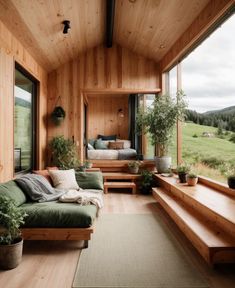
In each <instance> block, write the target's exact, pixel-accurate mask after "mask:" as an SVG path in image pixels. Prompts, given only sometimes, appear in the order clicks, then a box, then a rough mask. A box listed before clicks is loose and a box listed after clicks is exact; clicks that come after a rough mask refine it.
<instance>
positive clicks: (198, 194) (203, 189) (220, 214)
mask: <svg viewBox="0 0 235 288" xmlns="http://www.w3.org/2000/svg"><path fill="white" fill-rule="evenodd" d="M155 177H156V178H157V180H158V183H159V184H160V186H161V187H164V188H165V189H166V190H167V191H170V192H171V193H172V194H174V195H175V196H177V197H178V198H179V199H181V200H182V201H183V202H184V203H186V204H187V205H189V206H190V207H192V208H194V209H196V210H198V211H200V213H201V214H203V215H204V216H205V218H208V219H210V220H211V221H213V222H214V224H215V225H218V226H219V227H220V228H221V229H222V230H225V231H228V232H229V233H230V234H231V235H235V197H232V196H229V195H227V194H225V193H223V192H220V191H217V190H215V189H213V188H210V187H207V186H206V185H204V184H201V183H198V184H197V185H196V186H194V187H190V186H188V185H187V184H180V183H178V180H177V178H176V177H163V176H160V175H156V176H155ZM234 196H235V195H234Z"/></svg>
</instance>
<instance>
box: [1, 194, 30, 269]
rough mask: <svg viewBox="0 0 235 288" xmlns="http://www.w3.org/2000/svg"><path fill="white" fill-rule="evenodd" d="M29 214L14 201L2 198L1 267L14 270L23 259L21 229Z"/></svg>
mask: <svg viewBox="0 0 235 288" xmlns="http://www.w3.org/2000/svg"><path fill="white" fill-rule="evenodd" d="M26 216H27V214H26V213H25V212H24V211H23V210H21V209H20V208H18V207H17V206H16V205H15V203H14V201H13V200H12V199H10V198H8V197H6V196H0V223H1V227H2V229H1V230H0V267H1V268H2V269H13V268H15V267H17V266H18V265H19V263H20V262H21V259H22V248H23V239H22V237H21V233H20V230H19V227H20V225H21V224H24V218H25V217H26Z"/></svg>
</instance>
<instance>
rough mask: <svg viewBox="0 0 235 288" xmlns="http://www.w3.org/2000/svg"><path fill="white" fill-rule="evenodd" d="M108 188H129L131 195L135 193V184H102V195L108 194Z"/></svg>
mask: <svg viewBox="0 0 235 288" xmlns="http://www.w3.org/2000/svg"><path fill="white" fill-rule="evenodd" d="M109 188H120V189H123V188H130V189H132V194H135V193H136V184H135V183H134V182H104V193H108V189H109Z"/></svg>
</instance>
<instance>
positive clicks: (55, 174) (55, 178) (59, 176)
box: [48, 169, 79, 190]
mask: <svg viewBox="0 0 235 288" xmlns="http://www.w3.org/2000/svg"><path fill="white" fill-rule="evenodd" d="M48 172H49V174H50V176H51V179H52V182H53V184H54V187H55V188H57V189H76V190H78V189H79V186H78V183H77V181H76V178H75V171H74V169H70V170H48Z"/></svg>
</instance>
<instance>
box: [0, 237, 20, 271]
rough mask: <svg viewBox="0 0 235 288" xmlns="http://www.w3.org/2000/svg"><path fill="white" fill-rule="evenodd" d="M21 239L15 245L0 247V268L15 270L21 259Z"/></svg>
mask: <svg viewBox="0 0 235 288" xmlns="http://www.w3.org/2000/svg"><path fill="white" fill-rule="evenodd" d="M22 251H23V239H19V241H18V242H17V243H15V244H11V245H0V268H1V269H5V270H8V269H13V268H16V267H17V266H18V265H19V264H20V262H21V259H22Z"/></svg>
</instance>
